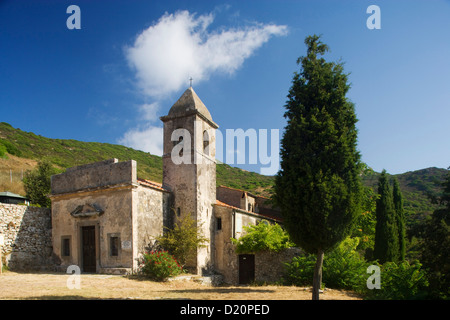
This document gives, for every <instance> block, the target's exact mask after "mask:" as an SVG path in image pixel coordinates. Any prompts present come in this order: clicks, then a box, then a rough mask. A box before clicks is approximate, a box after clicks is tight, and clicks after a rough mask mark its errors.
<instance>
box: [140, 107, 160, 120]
mask: <svg viewBox="0 0 450 320" xmlns="http://www.w3.org/2000/svg"><path fill="white" fill-rule="evenodd" d="M158 109H159V104H158V102H153V103H145V104H142V105H140V106H139V112H140V114H141V119H142V120H146V121H156V120H158V116H157V114H158Z"/></svg>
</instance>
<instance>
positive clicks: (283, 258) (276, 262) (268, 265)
mask: <svg viewBox="0 0 450 320" xmlns="http://www.w3.org/2000/svg"><path fill="white" fill-rule="evenodd" d="M301 254H302V251H301V249H299V248H296V247H293V248H288V249H284V250H283V251H281V252H278V253H277V252H258V253H257V254H255V281H256V282H266V283H274V282H280V281H281V280H282V277H283V275H284V271H285V267H284V264H285V263H286V262H291V260H292V258H294V257H296V256H299V255H301Z"/></svg>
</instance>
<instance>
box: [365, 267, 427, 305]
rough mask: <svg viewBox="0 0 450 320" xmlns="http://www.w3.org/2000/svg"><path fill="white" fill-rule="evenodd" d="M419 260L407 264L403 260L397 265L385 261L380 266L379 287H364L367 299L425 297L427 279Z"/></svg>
mask: <svg viewBox="0 0 450 320" xmlns="http://www.w3.org/2000/svg"><path fill="white" fill-rule="evenodd" d="M421 267H422V265H421V264H420V263H419V261H415V262H414V263H412V264H409V263H408V262H407V261H403V262H401V263H399V264H398V265H397V264H396V263H394V262H386V263H385V264H384V265H382V266H381V269H380V276H381V289H372V290H369V289H367V288H366V289H365V290H364V292H363V294H364V295H365V297H366V298H367V299H380V300H412V299H423V298H426V296H427V293H426V288H427V286H428V281H427V278H426V274H425V271H424V270H423V269H422V270H421Z"/></svg>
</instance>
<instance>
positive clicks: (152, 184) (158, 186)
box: [137, 178, 170, 192]
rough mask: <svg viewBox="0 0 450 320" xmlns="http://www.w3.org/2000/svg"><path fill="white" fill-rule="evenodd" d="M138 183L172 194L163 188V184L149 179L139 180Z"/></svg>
mask: <svg viewBox="0 0 450 320" xmlns="http://www.w3.org/2000/svg"><path fill="white" fill-rule="evenodd" d="M137 180H138V183H139V184H140V185H143V186H146V187H150V188H153V189H156V190H159V191H165V192H170V191H169V190H167V189H166V188H164V187H163V185H162V184H161V183H158V182H154V181H150V180H147V179H139V178H138V179H137Z"/></svg>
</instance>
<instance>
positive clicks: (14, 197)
mask: <svg viewBox="0 0 450 320" xmlns="http://www.w3.org/2000/svg"><path fill="white" fill-rule="evenodd" d="M0 202H1V203H8V204H20V203H24V204H29V201H28V199H27V198H25V197H22V196H21V195H19V194H15V193H12V192H9V191H5V192H0Z"/></svg>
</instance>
